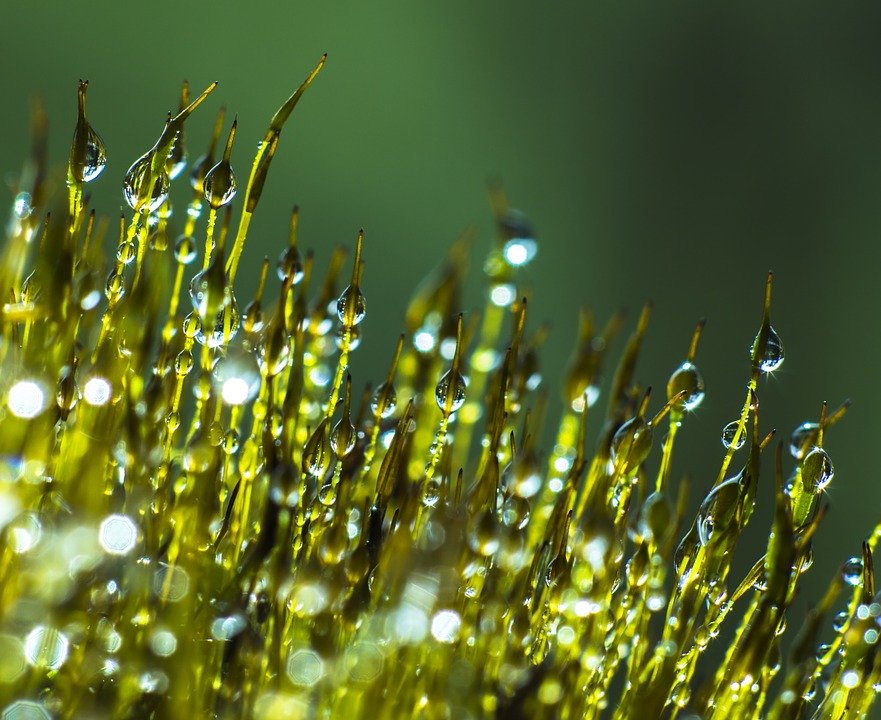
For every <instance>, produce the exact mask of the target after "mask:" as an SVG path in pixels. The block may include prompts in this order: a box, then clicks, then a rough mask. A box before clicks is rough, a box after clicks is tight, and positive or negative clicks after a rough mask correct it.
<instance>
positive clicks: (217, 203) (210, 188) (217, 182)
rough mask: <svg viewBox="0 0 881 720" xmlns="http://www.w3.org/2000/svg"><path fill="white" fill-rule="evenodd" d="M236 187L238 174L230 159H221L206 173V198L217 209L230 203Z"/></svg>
mask: <svg viewBox="0 0 881 720" xmlns="http://www.w3.org/2000/svg"><path fill="white" fill-rule="evenodd" d="M236 189H237V186H236V174H235V173H234V172H233V169H232V166H231V165H230V164H229V161H228V160H221V161H220V162H219V163H217V165H215V166H214V167H213V168H211V169H210V170H209V171H208V174H207V175H205V200H206V201H207V202H208V204H209V205H210V206H211V207H212V208H214V209H215V210H217V209H219V208H222V207H223V206H224V205H226V204H228V203H229V202H230V201H231V200H232V199H233V198H234V197H235V195H236Z"/></svg>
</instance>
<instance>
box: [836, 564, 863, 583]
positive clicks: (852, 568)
mask: <svg viewBox="0 0 881 720" xmlns="http://www.w3.org/2000/svg"><path fill="white" fill-rule="evenodd" d="M841 579H842V580H844V582H845V583H846V584H847V585H850V586H851V587H857V586H858V585H860V584H861V583H862V582H863V560H862V558H858V557H852V558H850V559H849V560H848V561H847V562H846V563H844V565H842V566H841Z"/></svg>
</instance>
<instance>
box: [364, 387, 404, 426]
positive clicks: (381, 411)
mask: <svg viewBox="0 0 881 720" xmlns="http://www.w3.org/2000/svg"><path fill="white" fill-rule="evenodd" d="M397 405H398V395H397V393H396V392H395V386H394V385H392V384H390V383H389V382H388V381H386V382H384V383H383V384H382V385H380V386H379V387H378V388H376V392H374V393H373V396H372V397H371V398H370V411H371V412H372V413H373V414H374V415H379V417H381V418H387V417H390V416H391V415H392V414H393V413H394V412H395V408H396V407H397Z"/></svg>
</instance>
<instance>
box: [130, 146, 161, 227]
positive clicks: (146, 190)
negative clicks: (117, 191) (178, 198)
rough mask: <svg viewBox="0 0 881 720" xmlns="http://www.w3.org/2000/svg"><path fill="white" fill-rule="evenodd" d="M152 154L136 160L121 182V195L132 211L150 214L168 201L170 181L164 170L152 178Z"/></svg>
mask: <svg viewBox="0 0 881 720" xmlns="http://www.w3.org/2000/svg"><path fill="white" fill-rule="evenodd" d="M152 162H153V153H152V152H151V153H147V154H146V155H144V156H142V157H140V158H138V159H137V160H135V162H134V163H133V164H132V166H131V167H130V168H129V169H128V172H126V174H125V179H124V180H123V182H122V194H123V196H124V197H125V201H126V202H127V203H128V205H129V207H130V208H131V209H132V210H136V211H138V212H140V213H151V212H154V211H156V210H158V209H159V208H160V207H162V204H163V203H164V202H165V201H166V200H167V199H168V191H169V188H170V186H171V181H170V180H169V179H168V173H166V172H165V171H164V170H162V171H160V172H159V174H158V175H157V176H156V177H154V176H153V173H152V171H151V165H152Z"/></svg>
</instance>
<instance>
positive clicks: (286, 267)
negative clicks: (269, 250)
mask: <svg viewBox="0 0 881 720" xmlns="http://www.w3.org/2000/svg"><path fill="white" fill-rule="evenodd" d="M276 272H277V274H278V279H279V280H281V281H282V282H285V281H289V282H290V283H291V285H298V284H299V283H300V281H301V280H302V279H303V258H302V257H300V251H299V250H298V249H297V248H296V247H294V246H291V245H289V246H288V247H286V248H285V249H284V250H282V251H281V255H279V256H278V265H277V266H276Z"/></svg>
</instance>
